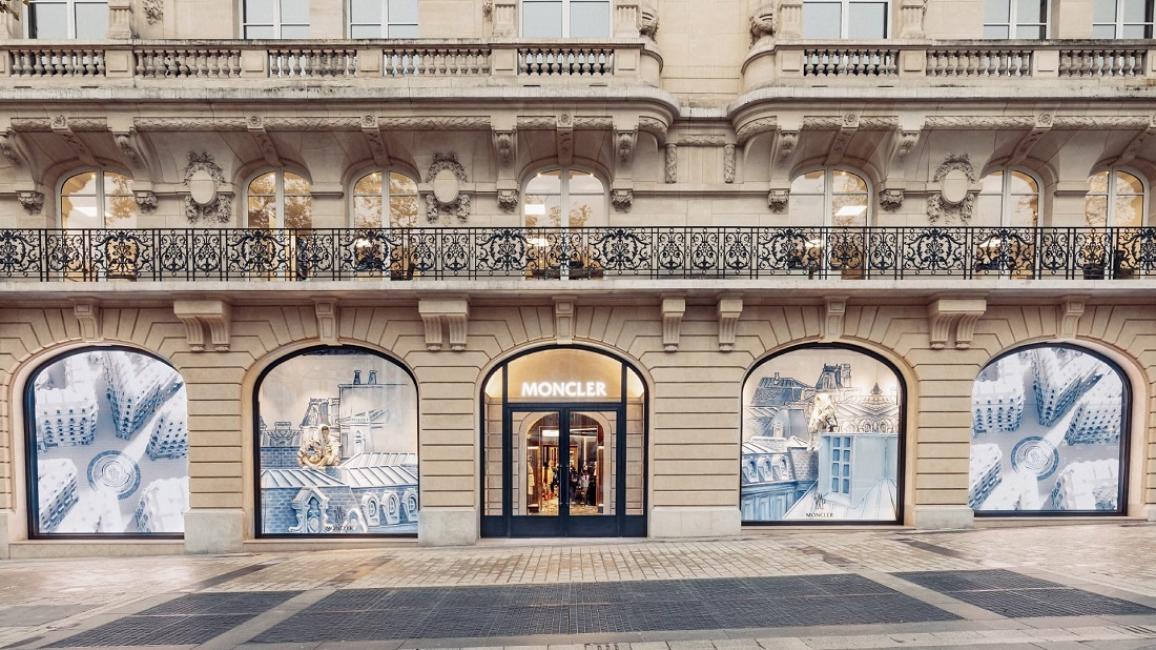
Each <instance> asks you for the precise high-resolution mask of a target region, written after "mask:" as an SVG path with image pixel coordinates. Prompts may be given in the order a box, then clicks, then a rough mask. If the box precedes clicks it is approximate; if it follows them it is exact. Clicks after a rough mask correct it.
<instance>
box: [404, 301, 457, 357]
mask: <svg viewBox="0 0 1156 650" xmlns="http://www.w3.org/2000/svg"><path fill="white" fill-rule="evenodd" d="M417 311H418V314H419V315H420V316H421V321H422V324H423V325H425V347H426V349H427V350H430V351H434V352H436V351H438V350H441V349H442V347H443V346H444V345H445V340H446V336H445V334H446V333H447V332H448V333H449V344H450V349H451V350H454V351H455V352H459V351H461V350H465V349H466V338H467V336H468V333H469V322H470V303H469V300H467V299H466V298H423V299H421V300H419V301H418V303H417Z"/></svg>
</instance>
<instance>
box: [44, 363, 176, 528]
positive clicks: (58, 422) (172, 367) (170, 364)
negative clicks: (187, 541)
mask: <svg viewBox="0 0 1156 650" xmlns="http://www.w3.org/2000/svg"><path fill="white" fill-rule="evenodd" d="M92 352H124V353H131V354H137V355H140V356H142V357H146V358H148V359H151V360H152V361H155V362H157V363H161V364H164V365H165V366H168V367H169V368H170V369H172V371H173V372H175V373H176V374H177V376H179V377H180V378H181V382H182V383H184V381H185V380H184V376H183V375H181V373H180V371H179V370H177V369H176V367H175V366H173V364H172V363H170V362H169V361H168V360H167V359H164V358H163V357H161V356H159V355H158V354H156V353H154V352H152V351H150V350H145V349H142V348H137V347H133V346H130V345H119V344H117V345H88V346H83V347H79V348H74V349H71V350H68V351H65V352H61V353H59V354H54V355H52V356H50V357H48V358H46V359H44V360H43V361H42V362H41V363H39V364H38V365H37V366H36V368H35V369H33V370H32V372H30V373H29V375H28V379H27V381H26V382H25V383H24V388H23V420H24V445H25V453H24V460H25V466H24V478H25V481H26V486H25V494H26V498H27V499H28V501H27V503H26V514H27V526H28V537H29V538H30V539H110V538H112V539H126V540H127V539H177V540H179V539H182V538H183V537H184V533H183V532H179V533H139V532H138V533H105V532H101V533H58V532H46V531H42V530H41V526H40V503H39V495H38V485H37V484H38V480H37V479H38V478H39V470H38V456H39V454H40V453H41V452H40V451H38V450H37V444H36V426H37V422H38V420H37V418H36V399H35V391H36V382H37V379H38V378H39V377H40V375H41V374H42V373H43V372H45V371H46V370H48V369H49V368H51V367H52V366H53V365H55V364H57V363H61V362H63V361H64V360H66V359H68V358H70V357H74V356H77V355H81V354H88V353H92ZM185 399H186V406H185V408H186V415H187V408H188V397H187V394H186V398H185ZM72 411H73V409H69V412H70V413H72ZM57 414H58V415H60V414H62V412H61V411H60V409H57ZM62 421H63V420H62V418H59V417H57V418H56V422H57V424H60V423H61V422H62ZM83 422H85V420H83V419H82V423H83ZM185 460H186V468H185V477H186V478H187V477H188V476H189V469H188V465H187V463H188V457H187V456H186V459H185ZM77 469H78V471H79V475H78V476H77V480H80V481H83V480H85V478H84V476H83V472H84V471H85V468H83V467H77ZM144 487H146V486H141V489H143V488H144ZM186 496H188V495H186Z"/></svg>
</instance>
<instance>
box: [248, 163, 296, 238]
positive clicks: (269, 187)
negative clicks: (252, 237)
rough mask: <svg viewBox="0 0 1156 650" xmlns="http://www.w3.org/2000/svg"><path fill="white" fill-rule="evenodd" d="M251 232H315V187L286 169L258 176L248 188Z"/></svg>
mask: <svg viewBox="0 0 1156 650" xmlns="http://www.w3.org/2000/svg"><path fill="white" fill-rule="evenodd" d="M245 205H246V208H247V214H248V223H247V225H248V227H249V228H312V227H313V194H312V185H311V184H310V183H309V181H308V180H307V179H305V178H304V177H303V176H300V175H298V174H294V173H293V172H290V171H285V170H283V169H277V170H272V171H268V172H264V173H262V174H258V175H257V176H256V177H254V178H253V179H252V180H251V181H249V183H248V184H247V185H246V186H245Z"/></svg>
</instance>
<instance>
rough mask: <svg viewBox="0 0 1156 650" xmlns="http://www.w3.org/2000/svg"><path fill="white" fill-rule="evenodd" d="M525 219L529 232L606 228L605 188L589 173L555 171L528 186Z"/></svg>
mask: <svg viewBox="0 0 1156 650" xmlns="http://www.w3.org/2000/svg"><path fill="white" fill-rule="evenodd" d="M523 194H524V198H523V201H522V205H523V207H522V215H523V217H524V218H525V222H526V227H527V228H581V227H583V226H603V225H605V224H606V188H605V186H604V185H603V184H602V181H600V180H598V177H597V176H595V175H594V174H591V173H590V172H584V171H579V170H575V169H568V168H563V169H553V170H550V171H544V172H540V173H538V175H536V176H534V177H533V178H531V179H530V180H529V181H528V182H527V183H526V191H525V192H524V193H523Z"/></svg>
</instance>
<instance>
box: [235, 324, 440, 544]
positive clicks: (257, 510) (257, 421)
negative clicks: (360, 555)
mask: <svg viewBox="0 0 1156 650" xmlns="http://www.w3.org/2000/svg"><path fill="white" fill-rule="evenodd" d="M335 351H336V352H337V353H341V352H347V353H355V354H365V355H371V356H375V357H378V358H380V359H381V360H382V361H383V362H385V363H388V364H392V365H394V366H396V367H397V368H399V369H400V370H401V371H402V372H403V373H404V374H405V376H406V377H408V379H409V381H410V382H411V383H412V385H413V390H414V393H413V395H414V409H415V411H414V422H415V425H416V431H415V435H416V440H415V448H416V452H415V454H416V455H417V466H418V473H417V477H418V485H417V487H418V490H420V489H421V431H422V429H421V410H420V409H419V408H418V405H419V404H420V403H421V392H420V387H419V385H418V381H417V376H416V375H414V373H413V371H412V370H411V369H410V368H409V366H407V365H406V364H405V363H403V362H402V361H401V360H399V359H398V358H396V357H394V356H392V355H390V354H388V353H385V352H382V351H380V350H375V349H373V348H367V347H364V346H361V345H353V344H342V345H340V346H337V347H333V346H326V345H314V346H310V347H306V348H302V349H299V350H293V351H291V352H288V353H286V354H284V355H282V356H280V357H278V358H277V359H275V360H274V361H272V362H271V363H269V365H267V366H266V367H265V368H264V369H262V370H261V373H260V374H259V375H258V376H257V380H256V381H255V382H254V384H253V390H252V393H251V394H250V396H249V399H250V400H252V401H251V402H250V403H251V404H252V414H253V419H252V430H251V431H250V432H249V435H250V436H251V438H250V439H251V440H252V441H253V444H252V454H253V455H252V459H253V468H254V471H253V488H254V492H253V494H254V499H255V503H254V507H253V513H254V515H253V516H254V521H253V531H254V535H255V537H257V538H264V539H269V538H274V539H319V538H320V539H341V538H372V539H381V538H387V539H388V538H416V537H417V536H418V535H417V533H404V532H402V533H392V532H387V533H341V534H332V533H320V534H309V533H289V534H276V533H266V532H264V531H263V530H262V528H263V519H264V512H263V511H262V507H261V468H262V464H261V420H262V415H261V386H262V385H263V384H264V383H265V381H266V380H267V379H268V377H269V375H270V373H272V372H273V371H274V370H276V369H277V368H278V367H280V366H281V365H283V364H285V363H287V362H289V361H292V360H293V359H296V358H298V357H300V356H303V355H308V354H315V353H324V354H334V353H335ZM390 495H393V493H392V492H391V493H390ZM409 497H410V494H409V493H408V492H407V493H405V494H403V495H402V496H401V497H399V498H398V499H397V506H398V508H399V511H401V510H404V507H405V501H406V500H407V499H408V498H409ZM413 498H414V499H415V500H416V501H417V513H418V516H419V517H420V512H421V502H420V498H419V497H418V496H417V493H414V494H413ZM378 503H379V505H381V506H383V507H384V504H381V503H380V501H379V502H378Z"/></svg>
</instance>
